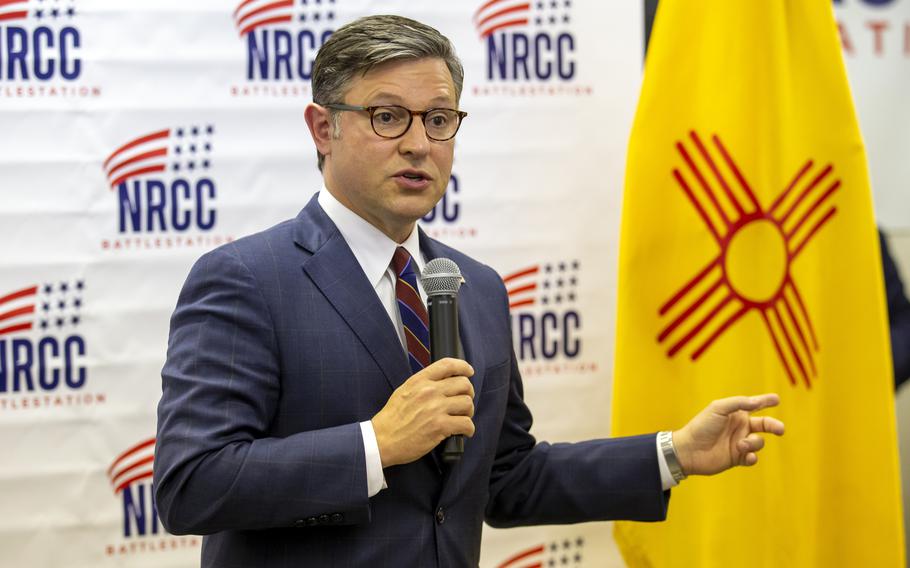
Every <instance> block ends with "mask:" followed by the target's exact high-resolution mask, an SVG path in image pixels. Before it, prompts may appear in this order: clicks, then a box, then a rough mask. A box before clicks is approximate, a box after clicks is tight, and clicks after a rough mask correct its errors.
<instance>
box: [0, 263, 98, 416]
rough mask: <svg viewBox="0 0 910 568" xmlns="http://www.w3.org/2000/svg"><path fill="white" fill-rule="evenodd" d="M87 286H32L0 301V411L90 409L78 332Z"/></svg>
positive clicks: (93, 399) (92, 399) (92, 396)
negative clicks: (59, 408) (65, 408)
mask: <svg viewBox="0 0 910 568" xmlns="http://www.w3.org/2000/svg"><path fill="white" fill-rule="evenodd" d="M85 287H86V286H85V281H84V280H82V279H77V280H63V281H55V282H45V283H42V284H30V285H28V286H25V287H20V288H16V289H13V290H9V291H5V292H4V293H3V295H2V296H0V410H29V409H40V408H55V407H61V406H94V405H97V404H103V403H105V402H106V396H105V395H103V394H99V393H92V392H89V391H88V390H87V388H86V385H87V382H88V370H87V369H86V365H85V358H86V354H87V347H86V341H85V338H84V337H83V336H82V334H81V333H80V330H81V329H82V327H83V323H82V308H83V307H84V298H85Z"/></svg>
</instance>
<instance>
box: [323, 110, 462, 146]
mask: <svg viewBox="0 0 910 568" xmlns="http://www.w3.org/2000/svg"><path fill="white" fill-rule="evenodd" d="M323 106H325V107H326V108H330V109H333V110H353V111H364V112H368V113H370V124H371V125H372V126H373V132H375V133H376V134H378V135H379V136H381V137H383V138H400V137H401V136H404V134H405V132H407V131H408V129H409V128H411V123H413V122H414V117H415V116H419V117H420V119H421V120H422V121H423V128H424V130H426V133H427V138H429V139H430V140H435V141H436V142H445V141H446V140H451V139H452V138H454V137H455V134H456V133H457V132H458V128H459V127H460V126H461V120H462V119H463V118H464V117H466V116H468V113H466V112H464V111H460V110H455V109H451V108H430V109H427V110H411V109H409V108H405V107H403V106H399V105H384V106H355V105H346V104H342V103H333V104H327V105H323Z"/></svg>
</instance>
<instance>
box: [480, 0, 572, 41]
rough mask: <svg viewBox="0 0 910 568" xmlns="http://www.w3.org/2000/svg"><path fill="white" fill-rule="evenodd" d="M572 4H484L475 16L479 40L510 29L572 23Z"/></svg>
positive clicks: (498, 0)
mask: <svg viewBox="0 0 910 568" xmlns="http://www.w3.org/2000/svg"><path fill="white" fill-rule="evenodd" d="M571 9H572V0H546V1H545V0H487V1H486V2H484V3H483V4H482V5H481V6H480V7H479V8H478V9H477V11H475V12H474V27H475V28H477V33H478V34H480V37H481V38H485V37H487V36H489V35H490V34H493V33H496V32H498V31H502V30H506V29H509V28H519V27H527V26H530V25H534V26H536V27H538V28H542V27H548V26H560V25H565V24H569V23H570V22H571V16H570V12H571Z"/></svg>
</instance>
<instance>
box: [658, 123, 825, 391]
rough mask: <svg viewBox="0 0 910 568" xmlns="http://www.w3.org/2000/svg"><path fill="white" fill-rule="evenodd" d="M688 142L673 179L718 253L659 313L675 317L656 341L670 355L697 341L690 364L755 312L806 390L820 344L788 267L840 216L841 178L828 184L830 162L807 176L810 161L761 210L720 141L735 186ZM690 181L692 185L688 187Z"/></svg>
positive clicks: (702, 149)
mask: <svg viewBox="0 0 910 568" xmlns="http://www.w3.org/2000/svg"><path fill="white" fill-rule="evenodd" d="M689 138H690V139H691V145H692V147H693V150H692V151H690V150H688V149H687V148H686V146H685V145H684V144H683V143H682V142H677V143H676V149H677V151H679V154H680V156H682V159H683V161H684V162H685V163H686V166H687V167H688V171H687V172H686V173H683V172H682V171H680V169H678V168H677V169H674V170H673V177H674V178H676V181H677V183H678V184H679V186H680V187H681V188H682V190H683V191H684V192H685V194H686V197H688V198H689V201H691V202H692V205H693V206H694V207H695V209H696V210H697V211H698V214H699V215H700V216H701V218H702V220H703V221H704V223H705V226H706V227H707V228H708V230H709V231H710V232H711V234H712V235H713V237H714V240H715V241H716V242H717V245H718V247H719V248H720V250H719V252H718V254H717V256H715V257H714V259H713V260H711V262H709V263H708V264H707V266H705V267H704V268H703V269H702V270H701V271H699V272H698V274H696V275H695V277H693V278H692V279H691V280H689V282H687V283H686V284H685V286H683V287H682V288H680V289H679V291H677V292H676V293H675V294H674V295H673V296H672V297H671V298H670V299H669V300H667V302H666V303H665V304H664V305H663V306H661V307H660V310H659V314H660V316H661V317H666V318H670V317H672V318H673V319H672V321H670V323H668V324H667V325H666V327H664V328H663V330H662V331H661V332H660V335H658V337H657V341H658V342H659V343H661V344H665V345H668V346H669V349H668V350H667V356H668V357H673V356H674V355H676V354H677V353H678V352H679V351H680V350H682V349H683V348H685V347H686V346H687V345H689V344H690V343H692V342H693V341H694V342H695V343H692V345H693V346H695V349H694V351H692V353H691V356H690V357H691V359H692V360H693V361H695V360H697V359H698V358H699V357H700V356H701V355H702V354H704V352H705V351H706V350H707V349H708V347H710V346H711V344H712V343H714V341H715V340H716V339H717V338H718V337H720V336H721V335H722V334H723V333H724V332H725V331H726V330H727V329H728V328H729V327H730V326H732V325H733V324H734V323H735V322H736V321H737V320H739V319H740V318H742V317H743V316H744V315H746V314H747V313H748V312H749V311H750V310H755V311H756V312H758V313H759V315H761V318H762V320H763V321H764V323H765V327H766V328H767V329H768V335H769V336H770V338H771V341H772V342H773V343H774V348H775V349H776V350H777V354H778V356H779V357H780V361H781V363H782V364H783V367H784V370H785V371H786V372H787V376H788V377H789V379H790V383H791V384H793V385H795V384H796V382H797V381H796V377H797V374H798V376H799V377H801V378H802V381H803V382H804V383H805V385H806V386H807V387H810V386H811V379H813V378H815V377H817V376H818V371H817V369H816V367H815V359H814V356H813V351H815V352H817V351H818V339H817V337H816V335H815V330H814V329H813V327H812V321H811V320H810V319H809V313H808V311H806V305H805V302H803V298H802V296H801V295H800V293H799V289H798V288H797V286H796V283H795V282H794V281H793V276H792V274H791V272H790V267H791V266H792V264H793V262H794V261H795V260H796V259H797V257H798V256H799V254H800V253H801V252H802V251H803V249H804V248H805V246H806V245H807V244H808V243H809V241H810V240H811V239H812V238H813V237H814V236H815V234H816V233H817V232H818V231H819V229H821V228H822V226H824V225H825V223H827V222H828V221H830V220H831V218H832V217H833V216H834V215H835V213H836V212H837V208H836V207H834V206H833V205H830V204H828V203H827V202H828V201H829V200H830V198H831V196H832V195H833V194H834V192H836V191H837V190H838V188H839V187H840V180H839V179H833V176H832V175H831V172H832V170H833V169H834V168H833V166H832V165H831V164H828V165H826V166H824V167H821V168H818V169H817V171H815V172H811V173H810V170H813V162H812V160H808V161H807V162H806V163H805V164H804V165H803V167H802V168H801V169H800V170H799V171H798V172H797V173H796V175H795V176H794V177H793V180H792V181H791V182H790V184H789V185H788V186H787V188H786V189H784V191H783V192H782V193H781V194H780V195H779V196H778V197H777V199H775V201H774V203H772V204H771V207H770V208H768V209H764V208H762V206H761V204H760V203H759V202H758V199H757V198H756V196H755V193H754V192H753V191H752V189H751V187H749V184H748V182H747V181H746V179H745V177H744V176H743V174H742V173H741V172H740V169H739V167H738V166H737V165H736V163H735V162H734V161H733V158H731V157H730V154H729V152H727V150H726V148H725V147H724V145H723V144H722V143H721V141H720V138H718V137H717V136H716V135H715V136H713V137H712V138H711V141H712V142H713V143H714V147H715V148H716V153H717V154H718V155H719V156H720V157H721V158H722V159H723V163H725V164H726V166H727V168H728V169H729V172H730V173H732V175H733V177H735V178H736V181H737V183H738V186H732V185H731V184H729V183H728V182H727V180H726V179H725V177H724V173H722V172H721V166H719V165H718V163H719V162H718V160H715V159H714V157H713V156H712V152H711V151H709V149H708V148H707V147H706V146H705V145H704V144H703V143H702V141H701V140H700V139H699V137H698V135H697V134H696V133H695V132H694V131H693V132H690V133H689ZM712 151H714V150H712ZM696 152H697V154H696ZM693 154H695V155H696V156H697V157H699V163H696V159H695V158H693ZM699 164H701V165H699ZM705 168H707V170H710V177H711V180H710V181H709V176H706V175H705V173H703V170H704V171H707V170H705ZM692 178H694V180H695V181H696V182H697V185H696V184H695V183H691V179H692ZM693 187H697V188H699V190H698V191H696V190H695V189H693ZM718 187H719V188H720V190H722V192H721V191H718V190H717V188H718ZM794 190H795V191H794ZM756 251H760V254H758V255H756ZM671 312H672V313H671ZM696 312H697V313H696ZM807 332H808V333H807Z"/></svg>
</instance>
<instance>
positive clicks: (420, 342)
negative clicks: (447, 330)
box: [392, 247, 430, 373]
mask: <svg viewBox="0 0 910 568" xmlns="http://www.w3.org/2000/svg"><path fill="white" fill-rule="evenodd" d="M392 268H393V269H394V270H395V274H396V275H397V276H398V278H397V281H396V282H395V297H396V298H397V300H398V311H399V312H400V313H401V324H402V326H403V327H404V335H405V342H406V343H407V346H408V361H409V362H410V365H411V370H412V371H414V372H415V373H416V372H418V371H420V370H421V369H423V368H424V367H426V366H427V365H429V364H430V318H429V315H428V314H427V308H426V306H424V305H423V300H422V299H421V298H420V292H418V291H417V274H416V272H415V271H414V261H413V259H412V258H411V255H410V254H408V251H407V250H406V249H405V248H404V247H398V248H397V249H396V250H395V254H394V256H393V257H392Z"/></svg>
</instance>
